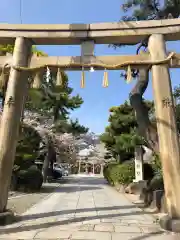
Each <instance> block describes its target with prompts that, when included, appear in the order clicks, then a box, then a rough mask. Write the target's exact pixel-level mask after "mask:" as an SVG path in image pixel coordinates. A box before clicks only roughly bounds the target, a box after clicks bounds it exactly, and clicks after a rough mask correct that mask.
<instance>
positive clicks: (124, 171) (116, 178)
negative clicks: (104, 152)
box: [103, 162, 135, 185]
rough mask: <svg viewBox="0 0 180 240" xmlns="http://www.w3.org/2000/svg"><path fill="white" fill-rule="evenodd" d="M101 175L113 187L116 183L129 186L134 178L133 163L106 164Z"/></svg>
mask: <svg viewBox="0 0 180 240" xmlns="http://www.w3.org/2000/svg"><path fill="white" fill-rule="evenodd" d="M103 174H104V178H105V179H107V181H108V182H109V183H110V184H111V185H115V184H117V183H120V184H129V183H131V182H132V181H133V179H134V178H135V166H134V162H130V163H123V164H117V163H113V164H112V163H111V164H108V165H106V166H105V168H104V171H103Z"/></svg>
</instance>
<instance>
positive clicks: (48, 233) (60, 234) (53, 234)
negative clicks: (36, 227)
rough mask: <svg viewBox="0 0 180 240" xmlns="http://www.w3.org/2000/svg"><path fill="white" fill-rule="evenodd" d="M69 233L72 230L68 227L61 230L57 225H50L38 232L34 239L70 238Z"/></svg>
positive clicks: (70, 233)
mask: <svg viewBox="0 0 180 240" xmlns="http://www.w3.org/2000/svg"><path fill="white" fill-rule="evenodd" d="M71 235H72V231H71V230H70V229H69V230H68V231H62V230H61V229H60V228H59V227H52V228H49V229H47V230H44V231H40V232H38V233H37V234H36V236H35V237H34V239H52V238H54V239H59V238H62V239H65V238H70V237H71Z"/></svg>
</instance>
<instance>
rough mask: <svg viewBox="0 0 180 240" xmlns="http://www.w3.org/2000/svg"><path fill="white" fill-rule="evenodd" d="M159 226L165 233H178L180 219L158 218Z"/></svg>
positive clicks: (166, 216) (179, 230) (179, 231)
mask: <svg viewBox="0 0 180 240" xmlns="http://www.w3.org/2000/svg"><path fill="white" fill-rule="evenodd" d="M159 224H160V226H161V228H162V229H164V230H166V231H171V232H175V233H180V219H172V218H171V217H169V216H168V215H165V216H163V217H162V218H160V221H159Z"/></svg>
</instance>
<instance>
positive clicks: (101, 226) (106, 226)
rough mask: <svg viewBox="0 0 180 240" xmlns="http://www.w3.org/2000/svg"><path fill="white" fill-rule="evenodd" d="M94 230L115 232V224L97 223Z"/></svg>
mask: <svg viewBox="0 0 180 240" xmlns="http://www.w3.org/2000/svg"><path fill="white" fill-rule="evenodd" d="M94 230H95V231H99V232H114V226H113V225H112V223H104V224H97V225H95V227H94Z"/></svg>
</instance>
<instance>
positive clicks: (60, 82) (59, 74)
mask: <svg viewBox="0 0 180 240" xmlns="http://www.w3.org/2000/svg"><path fill="white" fill-rule="evenodd" d="M62 85H63V76H62V72H61V70H60V68H58V71H57V77H56V86H60V87H62Z"/></svg>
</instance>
